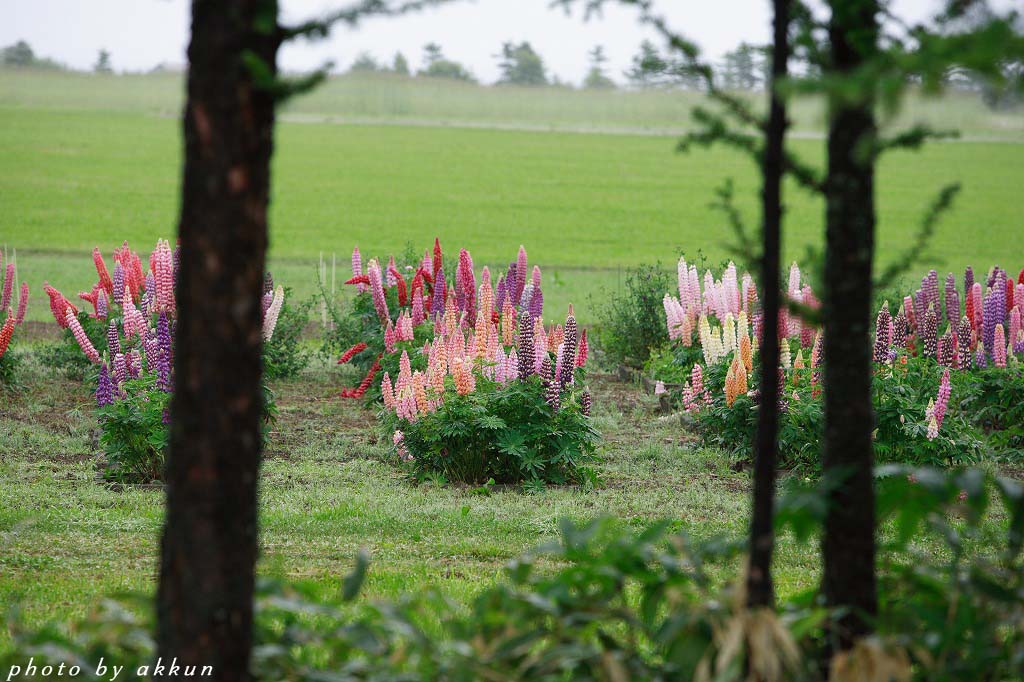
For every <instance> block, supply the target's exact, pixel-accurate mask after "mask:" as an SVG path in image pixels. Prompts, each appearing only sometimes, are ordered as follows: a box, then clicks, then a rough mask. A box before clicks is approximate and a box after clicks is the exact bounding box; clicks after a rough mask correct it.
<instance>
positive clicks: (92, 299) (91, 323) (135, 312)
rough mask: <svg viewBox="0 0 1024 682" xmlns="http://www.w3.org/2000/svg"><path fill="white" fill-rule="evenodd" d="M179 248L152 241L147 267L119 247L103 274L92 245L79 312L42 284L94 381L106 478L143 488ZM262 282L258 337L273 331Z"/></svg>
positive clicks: (161, 435) (159, 448)
mask: <svg viewBox="0 0 1024 682" xmlns="http://www.w3.org/2000/svg"><path fill="white" fill-rule="evenodd" d="M179 253H180V252H179V250H178V249H177V248H176V249H174V251H173V252H172V250H171V247H170V244H169V243H168V242H167V241H166V240H160V241H158V242H157V245H156V249H155V250H154V251H153V253H152V254H151V255H150V257H149V260H148V268H147V269H146V270H144V269H143V261H142V259H141V258H140V257H139V255H138V253H136V252H135V251H133V250H131V249H130V248H129V246H128V243H127V242H125V243H124V244H123V245H122V246H121V247H120V248H118V249H116V250H115V251H114V263H115V265H114V270H113V273H112V274H111V272H110V270H109V269H108V268H107V264H106V262H105V261H104V259H103V256H102V254H101V253H100V250H99V249H98V248H96V249H93V262H94V264H95V266H96V272H97V274H98V276H99V280H98V281H97V283H96V284H95V285H94V286H93V287H92V290H91V291H88V292H81V293H79V295H78V297H79V299H81V300H82V301H85V302H86V303H87V304H88V305H89V306H90V307H91V311H89V310H82V311H79V310H78V308H77V307H76V306H75V305H74V304H73V303H71V301H69V300H68V299H67V298H66V297H65V296H64V295H63V294H62V293H61V292H60V291H58V290H57V289H55V288H53V287H52V286H50V285H49V283H47V284H46V286H45V291H46V293H47V295H48V296H49V298H50V310H51V311H52V312H53V316H54V319H55V320H56V321H57V324H59V325H60V326H61V327H62V328H64V329H65V330H66V333H67V334H68V335H69V336H70V337H71V338H73V339H74V343H75V344H76V345H77V347H78V348H79V349H80V351H81V355H82V356H84V358H85V359H86V361H87V362H88V363H89V366H90V368H91V370H90V371H89V372H87V373H86V374H87V377H88V380H90V381H94V382H95V386H96V388H95V396H96V404H97V407H98V410H97V414H98V416H99V423H100V430H101V433H100V443H101V444H102V445H103V450H104V453H105V455H106V467H105V469H104V470H103V476H104V478H106V479H107V480H114V481H119V482H130V483H150V482H154V481H160V480H162V479H163V464H164V454H165V452H166V448H167V440H168V428H167V426H168V424H169V423H170V412H169V407H170V398H171V394H172V393H173V391H174V332H175V326H176V320H177V306H176V297H175V281H176V274H177V268H178V262H179ZM272 287H273V283H272V280H271V279H270V278H269V276H268V278H267V291H266V292H265V295H264V299H263V337H264V341H269V340H270V339H271V338H272V336H273V333H274V328H275V325H276V323H277V319H278V316H279V315H280V312H281V307H282V305H283V303H284V289H283V288H282V287H280V286H278V287H277V288H276V290H272ZM270 396H271V394H270V393H269V391H268V390H264V398H265V401H266V403H267V404H266V405H265V406H264V409H265V414H266V415H268V418H269V416H270V415H272V414H273V403H272V398H271V397H270Z"/></svg>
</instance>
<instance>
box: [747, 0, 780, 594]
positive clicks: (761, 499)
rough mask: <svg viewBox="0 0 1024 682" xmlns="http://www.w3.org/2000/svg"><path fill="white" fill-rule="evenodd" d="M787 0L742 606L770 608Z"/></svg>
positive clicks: (773, 115) (775, 74) (769, 167)
mask: <svg viewBox="0 0 1024 682" xmlns="http://www.w3.org/2000/svg"><path fill="white" fill-rule="evenodd" d="M789 3H790V0H774V2H773V3H772V6H773V8H774V13H775V17H774V19H773V22H774V23H773V33H774V35H773V43H772V71H771V74H772V75H771V82H770V83H769V84H768V85H769V92H770V93H771V104H770V109H769V114H768V126H767V128H766V129H765V152H764V158H763V160H762V175H763V177H764V187H763V188H762V192H761V213H762V226H761V239H762V249H763V254H762V256H761V281H762V282H764V303H763V310H764V318H763V321H762V325H761V329H762V330H763V338H762V340H761V405H760V410H759V411H758V417H757V442H756V443H755V445H754V453H755V459H754V508H753V513H752V516H751V521H750V565H749V567H748V570H747V605H748V606H750V607H756V606H763V607H770V606H772V605H773V603H774V601H775V596H774V588H773V586H772V572H771V566H772V552H773V550H774V547H775V531H774V526H773V524H774V516H775V513H774V507H775V468H776V462H777V460H778V430H779V415H778V406H779V401H778V398H777V396H778V394H779V373H778V372H777V371H776V368H777V367H778V366H779V297H780V296H779V285H780V282H781V277H780V267H779V251H780V242H781V237H782V212H783V208H782V173H783V167H782V163H783V161H782V157H783V149H784V146H785V139H786V126H787V122H786V104H785V101H784V100H783V98H782V97H781V96H780V95H779V93H778V91H777V88H776V86H777V85H778V84H779V81H781V80H782V79H784V78H785V77H786V69H787V62H788V60H789V34H788V32H789Z"/></svg>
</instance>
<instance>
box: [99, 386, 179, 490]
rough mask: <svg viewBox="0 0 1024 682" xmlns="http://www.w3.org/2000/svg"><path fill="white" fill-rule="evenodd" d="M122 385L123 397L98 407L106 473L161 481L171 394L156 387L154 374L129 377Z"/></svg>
mask: <svg viewBox="0 0 1024 682" xmlns="http://www.w3.org/2000/svg"><path fill="white" fill-rule="evenodd" d="M122 389H123V392H124V395H123V397H122V398H121V399H119V400H115V401H114V402H112V403H111V404H109V405H104V406H102V407H100V408H99V409H98V410H97V414H98V415H99V419H100V424H101V425H102V429H101V431H100V444H101V445H103V450H104V452H105V453H106V456H107V468H106V470H105V471H104V472H103V476H104V478H105V479H107V480H109V481H118V482H121V483H126V482H130V483H152V482H155V481H162V480H163V474H164V453H165V452H166V451H167V442H168V430H167V422H168V409H169V407H170V405H169V403H170V399H171V394H170V393H165V392H164V391H161V390H160V389H159V388H157V378H156V375H155V374H144V375H143V376H141V377H139V378H138V379H129V380H128V381H125V382H124V384H123V385H122Z"/></svg>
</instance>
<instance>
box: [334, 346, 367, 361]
mask: <svg viewBox="0 0 1024 682" xmlns="http://www.w3.org/2000/svg"><path fill="white" fill-rule="evenodd" d="M364 350H366V344H365V343H363V342H362V341H360V342H359V343H357V344H356V345H354V346H352V347H351V348H349V349H348V350H347V351H345V352H344V353H342V355H341V357H340V358H338V364H339V365H344V364H346V363H347V362H348V361H349V360H351V359H352V358H353V357H355V356H356V355H359V354H360V353H362V352H363V351H364Z"/></svg>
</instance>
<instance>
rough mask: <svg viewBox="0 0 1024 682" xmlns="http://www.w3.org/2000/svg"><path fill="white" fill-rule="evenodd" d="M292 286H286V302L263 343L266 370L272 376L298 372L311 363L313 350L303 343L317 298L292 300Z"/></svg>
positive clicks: (267, 375) (264, 372)
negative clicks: (268, 338)
mask: <svg viewBox="0 0 1024 682" xmlns="http://www.w3.org/2000/svg"><path fill="white" fill-rule="evenodd" d="M291 301H292V290H291V287H285V289H284V304H283V305H282V306H281V313H280V315H279V316H278V318H277V326H276V327H275V328H274V335H273V336H272V337H271V339H270V341H269V342H267V343H265V344H263V374H264V376H265V377H266V378H268V379H286V378H289V377H294V376H296V375H297V374H298V373H299V372H301V371H302V370H303V369H305V368H306V365H308V364H309V359H310V355H311V352H310V351H309V350H308V349H306V348H304V347H303V346H302V334H303V332H304V331H305V329H306V325H307V324H308V323H309V311H310V310H311V309H312V307H313V303H314V299H309V300H307V301H303V302H302V303H299V304H297V305H293V304H292V302H291Z"/></svg>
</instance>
